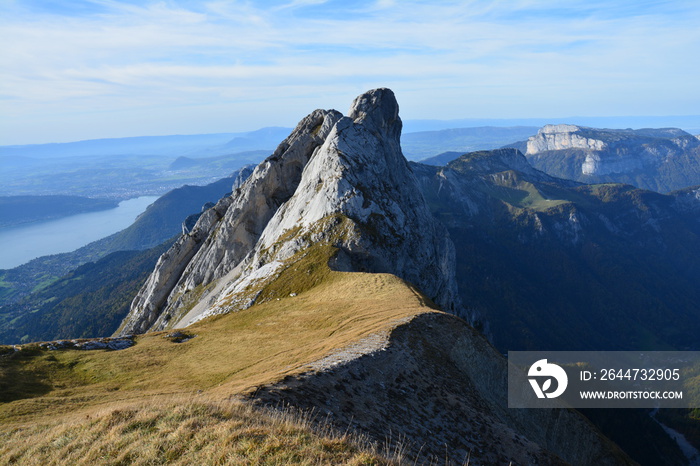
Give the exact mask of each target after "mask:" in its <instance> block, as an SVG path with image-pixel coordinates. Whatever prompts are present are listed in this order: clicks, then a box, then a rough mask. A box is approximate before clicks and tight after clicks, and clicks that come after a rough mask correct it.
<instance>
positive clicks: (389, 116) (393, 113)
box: [348, 88, 402, 143]
mask: <svg viewBox="0 0 700 466" xmlns="http://www.w3.org/2000/svg"><path fill="white" fill-rule="evenodd" d="M348 117H349V118H351V119H352V120H353V122H354V123H355V124H363V125H365V126H367V127H370V128H373V129H374V130H378V131H380V132H381V134H382V136H383V137H385V138H387V139H389V140H395V141H396V142H397V143H398V140H399V137H400V136H401V128H402V123H401V118H399V104H398V102H397V101H396V96H394V92H393V91H392V90H391V89H387V88H380V89H373V90H371V91H368V92H365V93H364V94H362V95H360V96H358V97H357V98H355V100H354V101H353V103H352V106H351V107H350V111H349V112H348Z"/></svg>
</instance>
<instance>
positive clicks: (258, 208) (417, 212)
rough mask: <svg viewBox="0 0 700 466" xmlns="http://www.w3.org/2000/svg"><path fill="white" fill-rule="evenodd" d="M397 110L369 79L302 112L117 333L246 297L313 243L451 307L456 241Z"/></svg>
mask: <svg viewBox="0 0 700 466" xmlns="http://www.w3.org/2000/svg"><path fill="white" fill-rule="evenodd" d="M398 112H399V107H398V103H397V102H396V98H395V96H394V93H393V92H392V91H391V90H389V89H375V90H371V91H369V92H366V93H364V94H362V95H360V96H359V97H357V98H356V99H355V101H354V102H353V103H352V106H351V108H350V111H349V112H348V115H347V116H343V115H342V114H340V113H339V112H337V111H335V110H316V111H314V112H312V113H311V114H310V115H308V116H307V117H306V118H304V119H303V120H302V121H301V122H300V123H299V124H298V125H297V127H296V129H295V130H294V131H293V132H292V134H290V136H289V137H288V138H287V139H285V140H284V141H283V142H282V143H281V144H280V146H279V147H278V148H277V150H276V151H275V153H274V154H273V155H272V156H270V157H269V158H268V159H267V160H265V161H264V162H262V163H261V164H260V165H259V166H258V167H257V168H256V169H255V170H254V171H253V173H252V175H250V177H249V178H248V179H247V180H246V181H245V182H244V183H242V184H240V186H237V187H236V189H235V190H234V192H233V193H232V195H231V196H230V197H227V198H224V199H222V200H221V201H219V203H218V204H217V205H216V206H214V207H212V208H211V209H209V210H208V211H206V212H204V213H203V214H202V216H201V217H200V219H199V221H198V222H197V224H196V225H195V226H194V227H193V228H192V229H191V231H190V232H189V233H188V234H186V235H183V236H182V237H181V238H180V239H179V240H178V241H177V243H176V244H175V245H174V246H173V247H172V248H171V250H170V251H168V252H167V253H166V254H164V255H163V256H162V257H161V259H160V260H159V262H158V265H157V266H156V269H155V270H154V272H153V273H152V274H151V276H150V277H149V279H148V281H147V283H146V284H145V285H144V287H143V288H142V289H141V291H140V292H139V294H138V295H137V297H136V298H135V299H134V301H133V303H132V307H131V311H130V313H129V316H128V317H127V318H126V320H125V322H124V324H123V325H122V328H121V330H120V332H121V333H122V334H129V333H138V332H144V331H149V330H160V329H163V328H168V327H173V326H182V325H187V324H189V323H191V322H194V321H196V320H199V319H201V318H203V317H206V316H208V315H212V314H218V313H223V312H228V311H231V310H235V309H239V308H244V307H247V306H250V305H251V304H253V303H254V302H255V292H254V291H255V290H254V289H255V287H256V284H259V283H262V282H263V281H264V280H265V278H266V277H271V276H274V275H275V274H276V273H277V272H278V270H279V269H280V268H281V267H282V266H283V264H284V262H285V261H286V260H288V259H290V258H291V257H292V256H294V255H295V254H297V253H298V252H299V251H302V250H304V249H305V248H308V247H310V246H311V245H312V244H314V243H316V242H319V241H328V242H331V243H332V244H333V246H334V247H335V248H337V249H338V250H339V252H338V255H337V256H336V258H335V260H334V263H333V264H332V266H333V267H335V268H336V269H340V270H346V271H368V272H387V273H393V274H395V275H397V276H399V277H401V278H403V279H405V280H407V281H409V282H410V283H412V284H414V285H416V286H417V287H418V288H419V289H420V290H421V291H422V292H423V293H425V294H426V295H427V296H428V297H430V298H431V299H433V300H434V301H435V302H436V303H437V304H439V305H440V306H441V307H442V308H443V309H445V310H448V311H452V312H457V313H458V312H459V310H460V308H461V306H460V302H459V298H458V295H457V291H456V285H455V281H454V273H455V272H454V269H455V264H454V245H453V244H452V242H451V240H450V239H449V235H448V234H447V231H446V229H445V228H444V227H443V226H442V225H441V224H440V223H439V222H438V221H437V220H435V219H434V217H433V216H432V215H431V213H430V210H429V209H428V207H427V205H426V203H425V200H424V198H423V196H422V194H421V191H420V189H419V188H418V185H417V181H416V178H415V176H414V174H413V172H412V171H411V168H410V167H409V165H408V163H407V161H406V159H405V158H404V157H403V154H402V153H401V146H400V135H401V128H402V123H401V119H400V118H399V114H398ZM341 217H342V218H343V219H347V220H348V221H345V222H343V232H339V231H336V228H337V227H338V226H339V221H338V218H341ZM195 301H196V304H193V303H194V302H195ZM193 308H194V309H193Z"/></svg>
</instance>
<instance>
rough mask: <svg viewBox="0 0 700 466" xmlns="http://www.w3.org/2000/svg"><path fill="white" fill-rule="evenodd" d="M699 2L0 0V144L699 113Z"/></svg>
mask: <svg viewBox="0 0 700 466" xmlns="http://www.w3.org/2000/svg"><path fill="white" fill-rule="evenodd" d="M698 25H700V2H698V1H697V0H677V1H674V0H669V1H645V0H634V1H627V0H624V1H615V0H605V1H599V0H556V1H555V0H491V1H482V0H471V1H470V0H466V1H410V0H408V1H398V0H395V1H393V0H372V1H348V0H337V1H336V0H277V1H258V2H253V1H238V0H232V1H226V0H213V1H202V2H196V1H189V0H166V1H117V0H70V1H67V0H63V1H57V2H54V1H45V0H44V1H41V0H26V1H24V0H0V145H9V144H35V143H45V142H67V141H76V140H83V139H95V138H105V137H126V136H144V135H166V134H198V133H220V132H242V131H252V130H255V129H258V128H261V127H265V126H294V125H295V124H296V122H297V121H298V120H300V119H301V118H302V117H304V116H305V115H306V114H308V113H310V112H311V111H312V110H314V109H316V108H336V109H338V110H340V111H342V112H346V111H347V110H348V108H349V106H350V103H351V102H352V99H353V98H354V97H355V96H357V95H358V94H360V93H362V92H364V91H366V90H368V89H372V88H376V87H390V88H391V89H393V90H394V92H395V93H396V96H397V99H398V100H399V105H400V109H401V110H400V111H401V116H402V118H404V119H443V120H444V119H461V118H540V117H563V116H572V115H582V116H584V115H585V116H619V115H698V114H700V85H699V84H698V82H700V78H698V77H699V76H700V27H699V26H698Z"/></svg>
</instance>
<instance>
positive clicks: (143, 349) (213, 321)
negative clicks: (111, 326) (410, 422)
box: [0, 261, 433, 464]
mask: <svg viewBox="0 0 700 466" xmlns="http://www.w3.org/2000/svg"><path fill="white" fill-rule="evenodd" d="M298 265H299V267H301V268H299V267H297V268H294V267H292V268H290V269H289V270H288V271H287V272H286V273H287V274H292V273H294V274H299V273H300V272H301V273H304V272H305V269H304V268H303V267H304V261H300V262H299V263H298ZM318 272H319V270H315V271H314V275H315V274H317V273H318ZM320 272H322V274H323V280H320V284H318V285H316V286H315V287H312V288H311V289H308V290H307V291H303V292H300V293H299V294H298V295H297V296H295V297H290V296H288V294H287V297H284V298H280V299H277V298H272V297H270V298H269V299H270V300H269V301H268V302H266V303H264V304H259V305H256V306H253V307H251V308H249V309H247V310H245V311H239V312H235V313H230V314H226V315H222V316H218V317H214V318H210V319H207V320H204V321H202V322H200V323H197V324H195V325H193V326H191V327H188V328H187V329H185V331H186V332H188V333H190V334H192V335H196V337H195V338H193V339H191V340H188V341H186V342H184V343H174V342H172V341H171V339H168V338H166V337H165V336H166V334H167V333H168V332H159V333H151V334H145V335H140V336H138V337H137V338H136V345H135V346H133V347H131V348H128V349H125V350H121V351H104V350H97V351H79V350H59V351H44V350H39V349H38V348H36V347H34V348H32V347H31V346H29V347H25V349H23V350H22V351H20V352H18V353H16V354H14V355H10V356H0V387H2V386H3V384H4V386H5V387H10V388H8V389H7V390H6V393H4V394H3V393H0V395H4V396H5V399H10V400H12V401H8V402H4V403H0V424H1V425H2V427H0V445H2V446H1V447H0V462H10V461H16V462H17V464H63V463H65V462H71V463H72V462H77V463H78V464H87V463H95V462H96V463H98V464H105V463H106V464H163V463H174V464H178V463H177V462H178V461H180V463H179V464H287V463H290V464H331V463H332V464H336V463H337V464H383V462H386V461H387V460H385V459H382V457H380V456H378V455H376V454H375V453H374V452H373V451H371V450H368V449H366V448H358V447H357V446H356V443H353V441H352V439H348V438H345V437H342V436H340V437H339V436H337V435H325V436H324V435H317V434H315V433H313V430H310V428H309V426H308V425H304V422H302V423H301V424H299V422H298V421H299V420H297V421H294V422H293V421H291V420H290V419H286V420H285V422H284V423H278V424H276V425H271V424H269V423H268V424H266V422H268V421H266V420H265V416H267V415H261V414H259V413H253V412H252V411H250V409H252V408H246V407H242V406H240V405H233V404H230V405H226V406H223V405H221V404H220V403H219V404H217V403H216V402H211V401H208V402H199V401H197V402H193V401H191V400H193V399H198V400H199V399H205V398H204V397H206V399H207V400H228V399H230V398H231V397H232V396H237V395H242V394H245V393H249V392H251V391H253V390H255V388H256V387H257V386H260V385H263V384H267V383H272V382H275V381H278V380H281V379H282V378H284V377H285V376H286V375H292V374H298V373H301V372H304V371H306V370H309V364H310V363H312V362H314V361H316V360H319V359H321V358H323V357H324V356H326V355H328V354H329V353H331V352H333V351H335V350H337V349H340V348H344V347H346V346H348V345H351V344H352V343H354V342H357V341H359V340H361V339H363V338H365V337H367V336H369V335H371V334H374V333H377V332H385V331H388V330H390V329H391V328H393V327H394V326H395V325H397V322H398V321H400V320H402V319H405V318H406V317H410V316H414V315H417V314H420V313H424V312H433V309H432V305H431V304H430V303H429V302H427V300H426V299H425V298H424V297H423V296H421V295H420V294H419V293H418V292H417V291H415V290H414V289H413V288H412V287H411V286H410V285H408V284H406V283H405V282H403V281H402V280H400V279H399V278H397V277H395V276H393V275H388V274H364V273H341V272H332V271H330V270H329V269H327V268H323V270H321V271H320ZM303 276H304V277H307V276H310V275H309V274H307V273H304V275H303ZM280 279H281V283H283V286H282V288H281V289H284V290H285V291H284V292H285V293H286V288H288V287H292V288H293V287H294V282H295V281H294V280H292V279H289V277H286V278H285V273H283V274H282V276H281V277H280ZM315 282H316V283H319V281H316V280H315ZM304 288H305V287H304ZM272 296H274V295H272ZM1 391H2V389H0V392H1ZM174 399H178V400H183V399H184V400H190V401H187V402H184V403H181V402H176V401H172V400H174ZM212 403H214V404H212ZM227 403H229V402H227ZM246 409H247V410H248V411H247V412H248V413H249V414H250V415H247V416H242V415H241V416H239V414H241V413H243V412H244V411H245V410H246ZM235 413H238V414H235ZM251 413H253V414H251ZM234 414H235V415H234ZM268 417H269V416H268ZM258 420H259V422H258ZM268 420H269V419H268ZM261 423H262V424H261ZM273 427H274V428H273ZM285 455H288V456H285ZM328 455H330V456H328Z"/></svg>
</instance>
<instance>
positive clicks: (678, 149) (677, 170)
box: [525, 125, 700, 192]
mask: <svg viewBox="0 0 700 466" xmlns="http://www.w3.org/2000/svg"><path fill="white" fill-rule="evenodd" d="M526 147H527V150H526V152H525V156H526V157H527V158H528V160H529V161H530V163H531V164H532V165H533V166H534V167H535V168H538V169H540V170H542V171H544V172H547V173H549V174H550V175H553V176H557V177H560V178H568V179H572V180H577V181H581V182H585V183H609V182H614V183H625V184H631V185H634V186H637V187H639V188H643V189H650V190H653V191H657V192H670V191H674V190H677V189H682V188H686V187H689V186H696V185H700V141H699V140H698V139H697V138H696V137H695V136H692V135H690V134H688V133H686V132H685V131H683V130H680V129H677V128H662V129H638V130H632V129H597V128H588V127H584V126H575V125H546V126H544V127H543V128H541V129H540V130H539V131H538V132H537V135H535V136H532V137H530V138H529V139H528V141H527V144H526Z"/></svg>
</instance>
